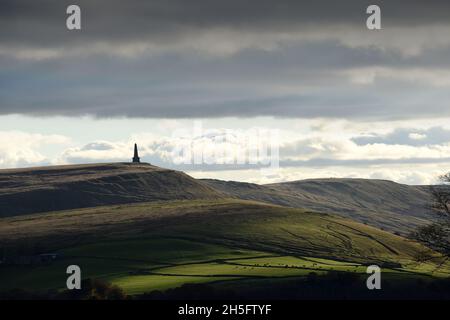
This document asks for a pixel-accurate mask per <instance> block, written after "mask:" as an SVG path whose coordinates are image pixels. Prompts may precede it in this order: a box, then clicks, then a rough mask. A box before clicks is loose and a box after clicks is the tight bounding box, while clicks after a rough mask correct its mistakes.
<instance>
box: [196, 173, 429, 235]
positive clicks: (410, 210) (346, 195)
mask: <svg viewBox="0 0 450 320" xmlns="http://www.w3.org/2000/svg"><path fill="white" fill-rule="evenodd" d="M202 181H203V182H204V183H206V184H208V185H209V186H211V187H212V188H214V189H216V190H219V191H221V192H223V193H226V194H228V195H230V196H232V197H236V198H240V199H246V200H256V201H263V202H266V203H272V204H278V205H283V206H288V207H294V208H306V209H309V210H313V211H317V212H327V213H333V214H339V215H341V216H344V217H348V218H351V219H353V220H356V221H359V222H361V223H365V224H368V225H372V226H375V227H378V228H382V229H385V230H388V231H391V232H397V233H399V234H402V235H406V234H408V233H409V232H410V231H412V230H414V229H415V228H417V227H418V226H420V225H424V224H428V223H429V222H430V221H431V220H433V219H435V218H436V214H434V213H433V212H432V210H431V201H432V200H431V196H430V193H429V191H428V188H427V187H426V186H408V185H403V184H398V183H394V182H392V181H385V180H367V179H311V180H302V181H294V182H286V183H278V184H269V185H257V184H250V183H241V182H235V181H220V180H202Z"/></svg>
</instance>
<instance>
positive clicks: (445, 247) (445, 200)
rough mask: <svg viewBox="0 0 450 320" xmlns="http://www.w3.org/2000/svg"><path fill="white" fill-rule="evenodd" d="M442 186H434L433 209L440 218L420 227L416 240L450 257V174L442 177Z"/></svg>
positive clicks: (415, 235)
mask: <svg viewBox="0 0 450 320" xmlns="http://www.w3.org/2000/svg"><path fill="white" fill-rule="evenodd" d="M440 180H441V182H442V184H441V185H437V186H432V187H431V188H430V189H431V195H432V197H433V203H432V208H433V209H434V210H435V211H436V213H437V214H438V216H439V219H438V221H437V222H434V223H432V224H430V225H427V226H423V227H420V228H419V229H418V230H417V232H415V233H414V238H415V239H416V240H418V241H419V242H421V243H422V244H424V245H426V246H427V247H429V248H431V249H433V250H435V251H437V252H439V253H441V254H442V255H444V256H445V257H446V258H447V259H448V258H449V257H450V173H447V174H445V175H443V176H441V177H440Z"/></svg>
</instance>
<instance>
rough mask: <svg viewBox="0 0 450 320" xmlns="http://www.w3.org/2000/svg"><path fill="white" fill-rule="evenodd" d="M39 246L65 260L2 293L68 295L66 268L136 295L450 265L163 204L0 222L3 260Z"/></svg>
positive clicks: (17, 277) (389, 238)
mask: <svg viewBox="0 0 450 320" xmlns="http://www.w3.org/2000/svg"><path fill="white" fill-rule="evenodd" d="M36 244H38V245H39V247H40V248H41V249H40V250H41V251H45V252H59V253H62V254H63V256H62V258H61V259H60V260H58V261H56V262H54V263H53V264H50V265H47V266H35V267H25V266H23V267H20V268H18V267H13V266H10V267H2V268H0V278H1V279H2V281H0V289H3V290H5V289H11V288H13V287H17V286H20V287H22V288H32V289H48V288H62V287H63V286H64V284H65V279H66V274H65V268H66V267H67V265H69V264H78V265H80V267H81V268H82V271H83V277H85V278H86V277H94V278H102V279H106V280H108V281H111V282H112V283H115V284H118V285H120V286H121V287H123V288H124V289H125V290H126V292H128V293H130V294H137V293H143V292H149V291H152V290H156V289H158V290H165V289H168V288H173V287H178V286H180V285H182V284H186V283H223V282H233V283H236V281H237V283H241V282H242V281H248V280H254V281H259V280H266V279H272V280H277V279H278V280H282V279H286V278H299V277H300V278H301V277H304V276H306V275H307V274H309V273H310V272H311V271H315V272H317V273H326V272H329V271H337V272H344V271H345V272H352V273H365V267H364V266H363V265H366V264H368V263H377V264H379V265H381V266H383V267H384V268H385V271H386V272H387V273H389V274H392V275H396V274H398V275H402V276H405V275H406V276H408V277H420V276H430V275H433V276H448V272H449V270H448V267H447V266H446V265H444V266H443V267H442V268H440V269H437V268H436V267H437V264H436V263H438V262H439V261H438V259H437V260H436V261H434V262H427V263H422V264H419V263H417V262H415V258H414V257H415V256H416V255H417V254H418V253H420V252H422V251H425V250H426V249H425V248H423V247H422V246H420V245H419V244H417V243H414V242H412V241H410V240H406V239H404V238H402V237H398V236H395V235H392V234H390V233H387V232H383V231H381V230H378V229H375V228H372V227H369V226H365V225H363V224H359V223H357V222H354V221H351V220H347V219H344V218H342V217H337V216H332V215H328V214H317V213H313V212H308V211H304V210H300V209H294V208H283V207H279V206H274V205H267V204H262V203H257V202H252V201H242V200H226V199H220V200H185V201H160V202H151V203H139V204H134V205H126V206H121V205H117V206H106V207H97V208H87V209H77V210H71V211H64V212H52V213H46V214H33V215H24V216H17V217H9V218H3V219H1V220H0V246H2V247H3V248H6V251H8V250H10V251H11V250H13V249H12V248H13V247H17V246H20V247H22V248H29V247H31V246H35V245H36ZM236 285H238V284H236Z"/></svg>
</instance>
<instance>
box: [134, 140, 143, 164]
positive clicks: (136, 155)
mask: <svg viewBox="0 0 450 320" xmlns="http://www.w3.org/2000/svg"><path fill="white" fill-rule="evenodd" d="M140 162H141V158H139V154H138V147H137V144H136V143H135V144H134V157H133V163H140Z"/></svg>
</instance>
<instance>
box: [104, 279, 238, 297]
mask: <svg viewBox="0 0 450 320" xmlns="http://www.w3.org/2000/svg"><path fill="white" fill-rule="evenodd" d="M237 279H239V278H238V277H236V278H221V277H192V276H161V275H136V276H125V277H120V278H115V279H110V281H111V283H113V284H115V285H118V286H119V287H121V288H122V289H123V290H124V291H125V292H126V293H127V294H142V293H146V292H151V291H154V290H167V289H169V288H175V287H179V286H181V285H183V284H186V283H206V282H211V281H219V280H237Z"/></svg>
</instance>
